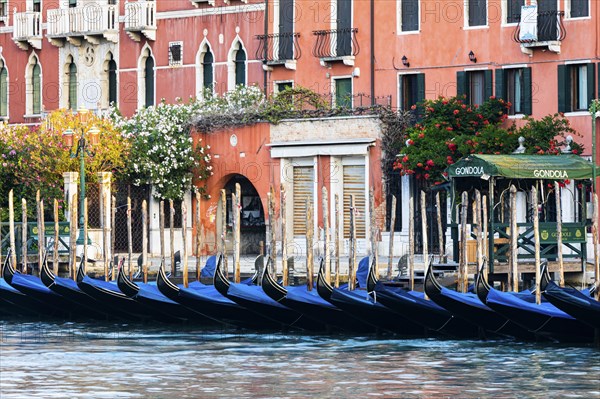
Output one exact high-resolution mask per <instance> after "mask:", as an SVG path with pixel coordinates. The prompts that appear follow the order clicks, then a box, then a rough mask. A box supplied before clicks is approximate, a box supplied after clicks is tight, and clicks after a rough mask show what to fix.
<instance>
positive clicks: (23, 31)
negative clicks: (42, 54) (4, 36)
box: [13, 11, 42, 40]
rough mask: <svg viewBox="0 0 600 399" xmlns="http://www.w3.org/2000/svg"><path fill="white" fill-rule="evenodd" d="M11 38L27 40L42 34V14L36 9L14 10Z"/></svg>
mask: <svg viewBox="0 0 600 399" xmlns="http://www.w3.org/2000/svg"><path fill="white" fill-rule="evenodd" d="M13 24H14V29H13V39H15V40H27V39H30V38H39V37H41V36H42V14H41V13H40V12H38V11H25V12H15V13H14V16H13Z"/></svg>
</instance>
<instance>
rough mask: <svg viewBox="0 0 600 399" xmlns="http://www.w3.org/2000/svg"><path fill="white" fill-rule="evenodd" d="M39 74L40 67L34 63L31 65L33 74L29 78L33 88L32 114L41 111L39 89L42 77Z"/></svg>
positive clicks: (40, 72)
mask: <svg viewBox="0 0 600 399" xmlns="http://www.w3.org/2000/svg"><path fill="white" fill-rule="evenodd" d="M41 74H42V71H41V69H40V65H39V64H35V65H34V66H33V76H32V79H31V86H32V88H33V90H32V91H33V107H32V113H33V114H34V115H37V114H39V113H41V112H42V91H41V89H42V87H41V83H42V82H41V80H42V77H41V76H40V75H41Z"/></svg>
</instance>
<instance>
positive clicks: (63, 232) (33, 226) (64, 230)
mask: <svg viewBox="0 0 600 399" xmlns="http://www.w3.org/2000/svg"><path fill="white" fill-rule="evenodd" d="M28 225H29V226H28V227H29V232H30V234H31V235H33V236H35V237H37V235H38V232H39V230H38V226H37V223H28ZM70 231H71V229H70V228H69V223H67V222H63V223H59V225H58V235H59V236H65V237H68V236H69V234H70ZM44 235H45V236H46V237H50V236H53V235H54V223H45V224H44Z"/></svg>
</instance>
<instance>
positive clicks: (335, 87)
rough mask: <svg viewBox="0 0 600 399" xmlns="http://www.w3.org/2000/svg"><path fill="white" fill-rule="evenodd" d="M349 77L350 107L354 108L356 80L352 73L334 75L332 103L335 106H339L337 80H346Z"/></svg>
mask: <svg viewBox="0 0 600 399" xmlns="http://www.w3.org/2000/svg"><path fill="white" fill-rule="evenodd" d="M346 79H349V80H350V107H349V109H353V108H354V81H353V79H352V75H342V76H334V77H332V78H331V80H332V85H331V93H332V96H331V100H332V101H331V103H332V106H333V107H336V108H337V107H338V104H337V102H338V101H337V81H338V80H346Z"/></svg>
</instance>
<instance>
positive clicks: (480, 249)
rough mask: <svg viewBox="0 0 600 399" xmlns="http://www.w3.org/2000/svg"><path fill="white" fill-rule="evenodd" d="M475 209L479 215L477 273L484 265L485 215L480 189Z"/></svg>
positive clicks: (476, 196)
mask: <svg viewBox="0 0 600 399" xmlns="http://www.w3.org/2000/svg"><path fill="white" fill-rule="evenodd" d="M475 211H476V212H475V214H476V216H477V236H476V240H477V273H479V271H480V270H481V266H483V228H482V224H483V222H482V220H483V217H481V192H480V191H479V190H476V191H475Z"/></svg>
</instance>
